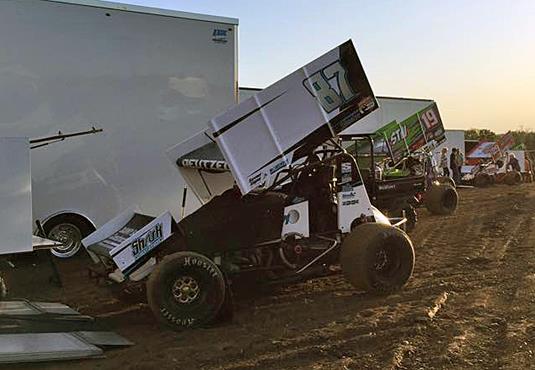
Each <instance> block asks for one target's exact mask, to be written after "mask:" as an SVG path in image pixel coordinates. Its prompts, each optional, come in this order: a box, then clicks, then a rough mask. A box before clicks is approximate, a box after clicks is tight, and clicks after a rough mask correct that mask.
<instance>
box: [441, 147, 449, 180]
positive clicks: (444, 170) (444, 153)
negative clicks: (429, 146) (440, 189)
mask: <svg viewBox="0 0 535 370" xmlns="http://www.w3.org/2000/svg"><path fill="white" fill-rule="evenodd" d="M439 166H440V168H441V169H442V176H447V177H450V169H449V168H448V148H446V147H444V148H442V151H441V152H440V162H439Z"/></svg>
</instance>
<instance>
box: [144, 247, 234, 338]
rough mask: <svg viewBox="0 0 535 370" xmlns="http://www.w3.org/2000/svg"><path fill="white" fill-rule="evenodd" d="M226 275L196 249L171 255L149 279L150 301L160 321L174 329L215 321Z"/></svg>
mask: <svg viewBox="0 0 535 370" xmlns="http://www.w3.org/2000/svg"><path fill="white" fill-rule="evenodd" d="M225 289H226V288H225V278H224V276H223V273H222V272H221V270H220V269H219V267H217V265H216V264H215V263H213V262H212V261H211V260H210V259H209V258H207V257H205V256H203V255H201V254H198V253H194V252H177V253H173V254H170V255H168V256H166V257H164V259H163V260H162V261H161V262H160V263H159V264H158V265H157V266H156V268H155V269H154V271H153V272H152V273H151V275H150V277H149V280H148V282H147V300H148V303H149V306H150V308H151V310H152V312H153V314H154V315H155V316H156V318H157V319H158V321H160V322H161V323H163V324H165V325H168V326H170V327H171V328H173V329H174V330H182V329H187V328H193V327H199V326H203V325H206V324H208V323H210V322H211V321H213V320H214V319H215V318H216V316H217V315H218V313H219V311H220V309H221V307H222V306H223V303H224V301H225Z"/></svg>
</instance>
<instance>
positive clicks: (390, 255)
mask: <svg viewBox="0 0 535 370" xmlns="http://www.w3.org/2000/svg"><path fill="white" fill-rule="evenodd" d="M340 264H341V265H342V271H343V273H344V275H345V277H346V279H347V280H348V281H349V282H350V283H351V285H353V286H354V287H355V288H357V289H359V290H364V291H366V292H371V293H379V294H384V293H391V292H394V291H396V290H398V289H400V288H401V287H403V286H404V285H405V283H406V282H407V281H408V280H409V278H410V277H411V275H412V270H413V268H414V249H413V246H412V242H411V240H410V239H409V237H408V236H407V234H405V233H404V232H403V231H401V230H399V229H397V228H395V227H393V226H388V225H383V224H378V223H373V222H370V223H365V224H362V225H359V226H357V227H356V228H355V229H354V230H353V231H352V232H351V233H350V234H349V235H348V236H346V238H345V239H344V241H343V243H342V248H341V251H340Z"/></svg>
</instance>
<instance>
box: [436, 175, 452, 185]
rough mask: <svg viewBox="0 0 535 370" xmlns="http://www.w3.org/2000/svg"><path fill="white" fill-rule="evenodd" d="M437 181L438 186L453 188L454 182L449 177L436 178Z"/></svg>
mask: <svg viewBox="0 0 535 370" xmlns="http://www.w3.org/2000/svg"><path fill="white" fill-rule="evenodd" d="M437 181H438V182H439V183H440V184H448V185H451V186H453V187H455V186H456V185H455V181H454V180H453V179H452V178H451V177H449V176H439V177H437Z"/></svg>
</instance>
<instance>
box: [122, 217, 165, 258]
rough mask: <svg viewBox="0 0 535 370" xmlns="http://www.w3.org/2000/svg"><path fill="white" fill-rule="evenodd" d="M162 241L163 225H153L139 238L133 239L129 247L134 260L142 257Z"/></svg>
mask: <svg viewBox="0 0 535 370" xmlns="http://www.w3.org/2000/svg"><path fill="white" fill-rule="evenodd" d="M162 240H163V223H158V224H156V225H154V226H153V227H152V228H151V229H149V230H147V231H146V232H145V233H144V234H143V235H141V236H140V237H139V238H137V239H135V240H134V241H133V242H132V243H131V244H130V245H129V247H130V248H131V250H132V255H133V256H134V258H135V259H138V258H140V257H142V256H144V255H145V254H146V253H147V252H148V251H150V250H151V249H153V248H154V247H155V246H156V245H158V244H159V243H160V242H161V241H162Z"/></svg>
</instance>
